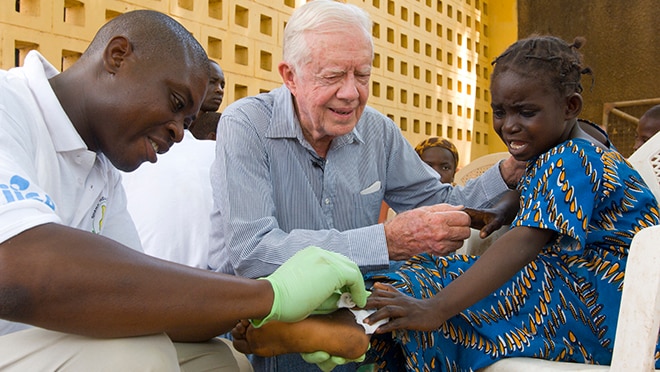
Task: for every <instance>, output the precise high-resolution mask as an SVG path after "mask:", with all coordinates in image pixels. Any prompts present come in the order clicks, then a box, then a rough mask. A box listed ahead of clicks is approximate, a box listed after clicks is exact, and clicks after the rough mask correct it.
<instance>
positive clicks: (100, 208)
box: [92, 196, 108, 234]
mask: <svg viewBox="0 0 660 372" xmlns="http://www.w3.org/2000/svg"><path fill="white" fill-rule="evenodd" d="M107 209H108V198H106V197H105V196H102V197H101V199H99V201H98V203H96V207H94V211H93V212H92V232H93V233H94V234H100V233H101V231H103V220H104V219H105V212H106V210H107Z"/></svg>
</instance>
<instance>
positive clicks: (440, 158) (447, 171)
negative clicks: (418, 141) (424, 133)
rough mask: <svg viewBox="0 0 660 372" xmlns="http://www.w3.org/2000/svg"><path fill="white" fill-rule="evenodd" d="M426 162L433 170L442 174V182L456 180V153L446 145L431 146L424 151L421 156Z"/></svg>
mask: <svg viewBox="0 0 660 372" xmlns="http://www.w3.org/2000/svg"><path fill="white" fill-rule="evenodd" d="M420 158H421V159H422V161H424V163H426V164H428V165H429V166H430V167H431V168H433V170H435V171H436V172H438V174H439V175H440V182H442V183H452V182H454V175H455V174H456V162H455V160H454V154H452V153H451V151H449V150H447V149H446V148H444V147H439V146H435V147H429V148H428V149H426V150H424V152H422V156H420Z"/></svg>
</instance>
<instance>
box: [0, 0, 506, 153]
mask: <svg viewBox="0 0 660 372" xmlns="http://www.w3.org/2000/svg"><path fill="white" fill-rule="evenodd" d="M507 1H509V2H513V0H507ZM347 2H349V3H352V4H355V5H358V6H360V7H362V8H363V9H365V10H366V11H367V12H369V13H370V15H371V17H372V19H373V21H374V25H373V30H372V31H373V32H372V33H373V36H374V42H375V46H376V50H375V60H374V68H373V73H372V82H371V93H372V94H371V97H370V99H369V104H370V105H371V106H373V107H375V108H377V109H378V110H380V111H381V112H383V113H384V114H386V115H387V116H388V117H390V118H391V119H392V120H394V121H395V122H396V123H397V124H398V125H399V127H400V128H401V130H402V132H403V133H404V135H405V136H406V138H407V139H408V140H409V141H410V143H411V144H412V145H415V144H416V143H418V142H419V141H421V140H423V139H425V138H426V137H428V136H435V135H438V136H441V137H445V138H448V139H450V140H452V141H453V142H454V143H455V144H456V146H457V147H458V149H459V151H460V153H461V165H463V164H466V163H467V162H469V160H470V159H474V158H476V157H478V156H481V155H485V154H487V153H489V152H492V151H493V150H492V147H493V141H499V139H498V138H497V137H496V136H495V135H494V134H491V132H492V129H491V120H490V115H491V114H490V106H489V105H490V103H489V102H488V101H489V98H490V97H489V93H488V84H489V80H488V78H489V75H490V71H491V69H490V61H491V60H492V59H493V58H494V56H495V55H496V53H492V52H491V51H490V50H489V44H490V43H489V31H488V29H489V27H491V26H490V24H489V14H488V12H489V9H488V1H485V0H406V1H400V0H397V1H395V0H347ZM301 3H302V2H301V0H272V1H271V0H3V1H2V2H0V68H2V69H7V68H11V67H13V66H16V65H20V64H21V63H22V58H24V56H25V54H26V53H27V51H29V50H31V49H37V50H39V51H40V52H41V53H42V54H43V55H44V56H45V57H46V58H47V59H48V60H49V61H51V63H53V64H54V65H55V66H56V67H58V68H60V69H66V68H67V67H68V66H69V65H70V64H71V63H73V62H74V61H75V60H77V58H79V56H80V55H81V54H82V52H83V51H84V50H85V48H86V46H87V45H88V43H89V41H90V40H91V39H92V38H93V36H94V34H95V33H96V31H97V30H98V28H99V27H100V26H101V25H103V24H104V23H105V22H107V21H108V20H109V19H112V18H113V17H115V16H117V15H118V14H121V13H123V12H126V11H129V10H133V9H154V10H158V11H161V12H164V13H167V14H170V15H171V16H172V17H174V18H175V19H177V20H178V21H179V22H181V23H182V24H183V25H184V26H185V27H186V28H188V29H189V30H190V31H191V32H192V33H193V34H194V35H195V37H196V38H197V39H198V40H199V41H200V43H201V44H202V46H204V48H206V50H207V52H208V53H209V56H210V57H211V58H213V59H215V60H216V61H218V63H219V64H220V65H221V66H222V68H223V70H224V71H225V75H226V78H227V86H226V89H225V102H224V103H223V105H222V106H221V108H220V111H222V110H223V109H224V107H226V106H227V105H228V104H229V103H231V102H233V101H235V100H238V99H240V98H242V97H245V96H248V95H255V94H258V93H260V92H265V91H269V90H271V89H273V88H275V87H278V86H279V85H280V84H281V79H280V76H279V74H278V71H277V64H278V62H279V61H280V59H281V55H282V41H281V40H282V32H283V29H284V26H285V25H286V21H287V20H288V18H289V17H290V15H291V13H292V12H293V10H294V9H295V7H296V5H299V4H301ZM498 52H499V51H498Z"/></svg>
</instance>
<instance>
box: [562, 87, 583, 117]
mask: <svg viewBox="0 0 660 372" xmlns="http://www.w3.org/2000/svg"><path fill="white" fill-rule="evenodd" d="M580 112H582V96H581V95H580V94H579V93H571V94H570V95H569V96H568V97H566V112H565V120H570V119H575V118H577V117H578V115H580Z"/></svg>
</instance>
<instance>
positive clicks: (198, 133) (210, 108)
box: [188, 58, 226, 140]
mask: <svg viewBox="0 0 660 372" xmlns="http://www.w3.org/2000/svg"><path fill="white" fill-rule="evenodd" d="M209 65H210V69H211V76H210V77H209V84H208V86H207V88H206V96H205V98H204V102H203V103H202V107H201V108H200V110H199V112H198V113H197V116H196V117H195V120H193V121H192V122H191V123H190V126H189V127H188V129H189V130H190V132H191V133H192V134H193V136H195V138H197V139H200V140H215V136H216V127H217V126H218V120H220V113H219V112H217V111H218V109H219V108H220V105H221V104H222V100H223V98H224V96H225V83H226V82H225V74H224V72H223V71H222V68H221V67H220V65H219V64H218V62H216V61H215V60H213V59H210V58H209ZM214 121H215V122H214Z"/></svg>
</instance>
